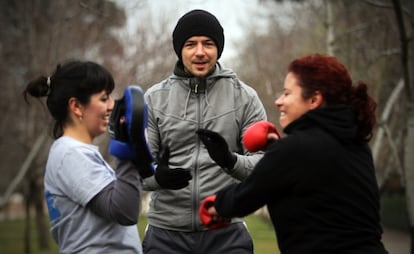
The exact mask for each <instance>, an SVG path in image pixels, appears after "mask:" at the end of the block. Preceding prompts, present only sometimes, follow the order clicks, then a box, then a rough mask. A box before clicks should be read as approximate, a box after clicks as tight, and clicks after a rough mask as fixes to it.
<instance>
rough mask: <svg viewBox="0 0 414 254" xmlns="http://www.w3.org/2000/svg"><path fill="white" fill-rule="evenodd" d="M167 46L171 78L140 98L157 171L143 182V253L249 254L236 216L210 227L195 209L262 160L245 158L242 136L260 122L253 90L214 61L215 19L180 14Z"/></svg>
mask: <svg viewBox="0 0 414 254" xmlns="http://www.w3.org/2000/svg"><path fill="white" fill-rule="evenodd" d="M173 46H174V50H175V52H176V54H177V57H178V61H177V63H176V65H175V68H174V73H173V74H172V75H171V76H170V77H168V78H167V79H165V80H163V81H161V82H160V83H158V84H155V85H154V86H152V87H151V88H149V89H148V91H147V92H146V94H145V99H146V102H147V104H148V128H147V139H148V144H149V146H150V147H151V149H152V152H153V153H154V156H155V157H156V158H157V165H156V170H155V174H154V176H153V177H149V178H146V179H145V180H144V189H145V190H147V191H152V193H151V202H150V208H149V212H148V228H147V231H146V234H145V237H144V241H143V248H144V253H147V254H158V253H160V254H161V253H162V254H166V253H198V254H199V253H215V254H218V253H253V242H252V239H251V237H250V235H249V233H248V231H247V228H246V226H245V223H244V222H243V219H242V218H235V219H232V221H231V222H230V223H229V225H227V226H225V227H221V228H218V229H217V228H216V229H211V228H208V227H205V226H203V224H202V223H201V222H200V218H199V216H198V209H199V206H200V202H201V201H202V200H203V199H204V198H205V197H207V196H209V195H211V194H214V193H216V192H217V191H218V190H220V189H222V188H223V187H225V186H227V185H230V184H232V183H236V182H239V181H242V180H244V179H245V178H246V177H247V176H248V175H249V174H250V172H251V171H252V170H253V167H254V165H255V164H256V163H257V162H258V161H259V159H260V158H261V157H262V153H255V154H252V153H248V152H247V150H246V149H245V148H244V147H243V144H242V135H243V133H244V131H245V130H246V128H247V127H248V126H249V125H250V124H252V123H254V122H256V121H260V120H266V112H265V109H264V107H263V104H262V103H261V101H260V99H259V98H258V95H257V93H256V91H255V90H254V89H253V88H251V87H250V86H248V85H246V84H245V83H243V82H242V81H240V80H239V79H238V78H237V75H236V74H235V73H234V72H233V71H232V70H230V69H226V68H223V67H222V66H221V65H220V63H219V62H218V59H219V58H220V56H221V53H222V52H223V48H224V33H223V28H222V26H221V25H220V23H219V21H218V20H217V18H216V17H215V16H214V15H212V14H211V13H209V12H206V11H203V10H193V11H190V12H188V13H186V14H185V15H184V16H182V17H181V18H180V19H179V20H178V23H177V25H176V27H175V29H174V32H173ZM211 131H213V132H211ZM215 133H219V134H220V135H221V136H222V137H223V138H222V139H220V136H218V135H214V134H215Z"/></svg>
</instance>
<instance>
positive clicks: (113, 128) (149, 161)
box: [109, 85, 154, 178]
mask: <svg viewBox="0 0 414 254" xmlns="http://www.w3.org/2000/svg"><path fill="white" fill-rule="evenodd" d="M147 119H148V113H147V104H146V103H145V99H144V93H143V91H142V89H141V87H139V86H136V85H130V86H128V87H127V88H125V91H124V96H123V97H122V98H121V99H119V100H115V105H114V109H113V111H112V113H111V117H110V120H109V135H110V137H111V138H110V141H109V153H110V154H111V155H113V156H115V157H117V158H119V159H123V160H131V161H133V162H134V163H135V164H136V165H137V168H138V171H139V173H140V175H141V177H143V178H146V177H149V176H152V175H153V174H154V167H153V161H154V158H153V156H152V154H151V151H150V149H149V147H148V144H147V140H146V136H145V129H146V127H147Z"/></svg>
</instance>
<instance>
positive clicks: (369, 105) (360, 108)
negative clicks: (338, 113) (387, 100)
mask: <svg viewBox="0 0 414 254" xmlns="http://www.w3.org/2000/svg"><path fill="white" fill-rule="evenodd" d="M351 106H352V108H353V110H354V112H355V118H356V121H357V124H358V133H357V139H358V140H361V141H366V142H368V141H369V140H371V138H372V135H373V134H372V130H373V129H374V126H375V124H376V116H375V110H376V108H377V103H376V102H375V101H374V99H373V98H372V97H371V96H369V95H368V87H367V85H366V84H365V83H364V82H362V81H360V82H358V83H357V84H356V86H353V87H352V92H351Z"/></svg>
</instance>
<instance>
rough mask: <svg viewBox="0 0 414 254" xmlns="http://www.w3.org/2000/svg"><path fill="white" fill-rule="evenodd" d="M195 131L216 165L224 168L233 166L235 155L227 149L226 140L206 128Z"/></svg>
mask: <svg viewBox="0 0 414 254" xmlns="http://www.w3.org/2000/svg"><path fill="white" fill-rule="evenodd" d="M196 133H197V134H198V137H199V138H200V139H201V141H202V142H203V144H204V145H205V146H206V148H207V151H208V154H209V155H210V157H211V158H212V159H213V160H214V161H215V162H216V163H217V165H219V166H220V167H222V168H224V169H233V168H234V164H235V163H236V160H237V157H236V155H234V154H233V153H232V152H231V151H230V150H229V146H228V145H227V142H226V140H225V139H224V138H223V137H222V136H221V135H220V134H218V133H217V132H214V131H210V130H206V129H199V130H197V131H196Z"/></svg>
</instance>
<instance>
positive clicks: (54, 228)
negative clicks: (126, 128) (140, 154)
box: [45, 136, 142, 253]
mask: <svg viewBox="0 0 414 254" xmlns="http://www.w3.org/2000/svg"><path fill="white" fill-rule="evenodd" d="M114 180H116V175H115V172H114V171H113V170H112V168H111V167H110V166H109V165H108V164H107V163H106V162H105V160H104V159H103V157H102V155H101V154H100V153H99V149H98V147H97V146H94V145H88V144H85V143H82V142H79V141H77V140H75V139H72V138H70V137H66V136H63V137H61V138H59V139H57V140H56V141H55V142H54V143H53V145H52V147H51V149H50V152H49V158H48V161H47V164H46V173H45V194H46V201H47V206H48V210H49V219H50V223H51V233H52V236H53V238H54V239H55V240H56V242H57V243H58V245H59V251H60V253H142V247H141V241H140V238H139V234H138V228H137V226H136V225H132V226H122V225H120V224H117V223H115V222H111V221H108V220H105V219H103V218H102V217H99V216H98V215H96V214H95V213H93V212H92V211H91V210H90V209H87V208H86V205H87V204H88V202H89V201H90V200H91V199H92V198H93V197H94V196H95V195H96V194H98V193H99V192H100V191H101V190H102V189H103V188H104V187H105V186H107V185H108V184H110V183H111V182H113V181H114Z"/></svg>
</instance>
